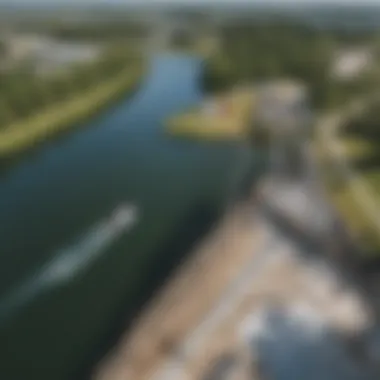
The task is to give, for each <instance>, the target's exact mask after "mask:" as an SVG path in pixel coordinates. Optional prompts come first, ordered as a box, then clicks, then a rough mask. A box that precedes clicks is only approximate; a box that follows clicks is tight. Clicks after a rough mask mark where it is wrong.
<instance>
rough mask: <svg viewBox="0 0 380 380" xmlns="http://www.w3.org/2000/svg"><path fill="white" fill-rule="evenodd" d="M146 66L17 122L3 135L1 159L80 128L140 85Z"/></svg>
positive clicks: (119, 75)
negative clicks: (83, 123) (74, 128)
mask: <svg viewBox="0 0 380 380" xmlns="http://www.w3.org/2000/svg"><path fill="white" fill-rule="evenodd" d="M144 71H145V66H144V65H143V64H137V65H135V66H133V67H130V66H127V67H125V68H124V69H123V70H122V71H121V72H119V73H118V74H117V75H115V76H114V77H112V78H108V79H107V80H105V81H104V82H101V83H98V84H96V85H94V86H92V87H91V88H89V89H87V90H86V91H83V92H82V93H80V94H78V95H76V96H75V97H73V98H71V99H69V100H67V101H65V102H62V103H59V104H54V105H53V106H51V107H49V108H47V109H45V110H44V111H42V112H39V113H38V114H37V115H33V116H30V117H28V118H26V119H24V120H21V121H18V122H15V123H13V124H11V125H9V126H8V127H7V128H4V129H3V130H2V131H0V159H6V158H9V157H11V156H14V155H16V154H20V153H22V152H24V151H26V150H28V149H30V148H32V147H33V146H35V145H36V144H37V143H41V142H43V141H45V140H48V139H50V138H52V137H55V136H56V135H58V134H59V133H62V132H64V131H67V130H69V129H70V128H73V127H75V126H78V125H80V122H82V121H84V120H85V119H87V118H89V117H91V116H93V115H95V114H96V113H97V112H99V111H100V110H101V109H103V108H104V107H106V106H108V105H109V104H110V103H112V102H114V101H115V100H117V99H118V98H120V97H121V96H125V94H127V93H128V92H132V91H134V89H135V88H136V86H137V85H138V83H139V82H140V80H141V78H142V76H143V73H144Z"/></svg>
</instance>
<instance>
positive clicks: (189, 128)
mask: <svg viewBox="0 0 380 380" xmlns="http://www.w3.org/2000/svg"><path fill="white" fill-rule="evenodd" d="M209 101H210V102H211V103H212V111H208V110H205V108H207V107H208V105H206V104H204V105H201V106H200V107H199V108H197V109H195V110H190V111H188V112H185V113H183V114H181V115H178V116H174V117H172V118H171V119H170V120H168V122H167V132H168V133H169V134H170V135H172V136H176V137H185V138H190V139H200V140H211V141H220V140H235V139H242V138H245V137H247V136H248V135H249V133H250V132H251V129H252V122H251V120H252V113H253V107H254V96H253V92H252V91H250V90H235V91H232V92H231V93H228V94H224V95H219V96H214V97H213V98H212V99H210V100H209Z"/></svg>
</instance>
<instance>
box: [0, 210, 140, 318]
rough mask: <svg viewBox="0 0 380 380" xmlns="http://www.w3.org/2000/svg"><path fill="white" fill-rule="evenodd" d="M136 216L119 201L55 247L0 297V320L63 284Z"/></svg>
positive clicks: (131, 223)
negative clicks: (75, 237) (78, 234)
mask: <svg viewBox="0 0 380 380" xmlns="http://www.w3.org/2000/svg"><path fill="white" fill-rule="evenodd" d="M137 219H138V210H137V208H136V206H134V205H129V204H122V205H120V206H118V207H117V208H116V209H115V210H114V211H113V213H112V215H111V216H110V217H108V218H106V219H103V220H102V221H100V222H99V223H97V224H96V225H95V226H93V227H92V228H90V230H89V231H88V232H87V233H85V234H84V235H83V236H82V237H81V238H80V239H79V241H78V242H77V243H76V244H74V245H72V246H69V247H67V248H63V249H60V250H58V251H57V252H56V254H54V255H53V259H52V260H50V261H49V262H48V263H47V264H46V265H45V266H43V267H42V269H41V270H40V271H39V272H38V273H37V274H35V275H34V276H32V277H30V278H28V279H27V280H26V281H24V282H23V283H22V284H21V285H19V286H17V287H16V288H15V289H14V290H12V291H11V292H10V293H8V294H7V295H6V296H5V297H3V298H2V299H0V322H2V321H4V320H5V319H7V318H9V317H10V316H12V315H13V314H14V313H15V312H16V311H17V310H19V309H20V308H22V307H24V306H26V305H27V304H28V303H29V302H30V301H31V300H33V299H34V298H35V297H36V296H38V295H40V294H41V293H43V292H46V291H48V290H50V289H52V288H55V287H59V286H63V285H65V284H67V283H69V282H70V281H72V280H73V279H74V278H75V277H77V276H78V275H79V274H81V273H82V272H84V271H85V270H86V269H87V268H88V267H89V266H90V265H91V264H92V263H93V262H94V261H95V260H96V259H98V258H99V257H100V256H101V255H102V253H104V251H105V250H106V249H107V248H108V247H109V246H110V245H111V244H112V243H113V242H115V241H116V240H117V239H118V238H119V237H120V236H121V235H123V234H124V233H126V232H128V231H130V230H131V228H133V227H134V226H135V225H136V223H137Z"/></svg>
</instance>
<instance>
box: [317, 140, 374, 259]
mask: <svg viewBox="0 0 380 380" xmlns="http://www.w3.org/2000/svg"><path fill="white" fill-rule="evenodd" d="M339 142H340V144H342V146H343V148H344V153H345V157H346V159H347V164H348V165H349V166H350V167H351V168H352V170H353V172H354V173H355V174H356V176H355V177H353V178H345V177H343V176H342V173H340V172H339V168H336V166H335V164H334V157H332V155H331V151H330V150H329V149H327V146H326V144H324V143H323V142H321V141H320V142H319V146H318V150H319V157H320V158H322V159H321V162H322V163H323V168H324V174H325V180H326V181H325V184H326V188H327V191H328V193H329V195H330V197H331V200H332V202H333V204H334V205H335V206H336V208H337V210H338V212H339V213H340V215H341V216H342V218H343V219H344V221H345V222H346V225H347V227H348V229H349V231H350V232H351V234H352V236H353V237H354V238H356V239H357V241H358V242H359V243H360V245H361V247H362V248H363V253H364V254H365V255H366V256H367V257H374V256H377V257H378V256H380V234H379V230H378V227H377V226H376V224H375V223H374V222H373V220H372V219H371V217H370V215H368V213H367V212H366V211H365V210H364V209H363V207H362V205H361V203H360V200H359V201H358V196H357V194H356V193H355V192H354V191H353V185H354V184H355V181H360V182H361V183H362V184H364V185H365V187H366V188H368V190H369V196H371V197H372V198H373V200H374V201H375V204H378V205H379V207H380V193H379V190H378V189H379V188H380V164H376V162H373V160H371V158H372V157H376V148H377V147H376V144H375V143H373V142H371V140H369V139H364V138H359V137H350V136H346V135H344V136H342V137H341V138H340V140H339ZM365 162H372V164H374V165H373V166H371V167H366V166H365V165H363V163H365Z"/></svg>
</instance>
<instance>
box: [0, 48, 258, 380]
mask: <svg viewBox="0 0 380 380" xmlns="http://www.w3.org/2000/svg"><path fill="white" fill-rule="evenodd" d="M201 74H202V62H201V61H200V60H198V59H197V58H194V57H191V56H185V55H162V56H156V57H154V58H153V59H152V63H151V70H150V72H149V74H148V76H147V78H146V79H145V81H144V83H143V84H142V86H141V88H140V89H139V90H138V92H137V93H136V94H135V96H134V97H133V98H132V99H131V98H129V99H125V101H121V102H119V103H118V104H116V105H114V106H113V107H111V108H109V109H108V110H107V111H106V112H104V113H102V115H100V116H98V117H97V118H96V119H94V120H91V121H89V122H88V125H86V126H84V128H82V129H80V130H79V131H77V132H74V133H72V134H70V135H68V136H65V137H64V138H62V139H61V140H59V141H56V142H53V143H51V144H49V145H45V146H44V147H42V148H40V149H38V151H37V152H35V153H33V155H31V156H30V157H28V158H27V159H25V160H24V161H23V162H22V163H19V164H18V165H17V166H15V167H14V168H12V170H11V171H9V172H8V173H7V174H6V176H3V177H2V178H1V179H0V244H1V245H0V246H1V252H0V263H1V264H0V268H1V269H0V270H1V276H0V378H1V379H4V380H5V379H6V380H13V379H17V380H18V379H20V380H21V379H22V380H24V379H33V380H34V379H36V380H37V379H38V380H44V379H46V380H61V379H62V380H69V379H70V380H71V379H74V378H78V377H81V376H82V374H83V373H84V372H82V371H85V370H86V368H87V367H88V366H90V365H91V364H92V363H93V362H94V361H96V360H97V359H98V357H99V355H101V354H102V353H103V351H102V350H104V349H106V347H107V346H108V345H109V344H111V343H112V337H113V336H117V334H118V333H120V331H121V330H120V329H121V327H123V326H122V324H121V322H123V323H124V327H125V323H126V321H127V320H129V319H130V318H131V317H132V316H133V315H134V314H135V313H136V310H137V307H138V306H139V305H141V302H142V300H143V299H145V298H146V297H148V296H149V295H150V292H151V290H152V288H153V287H156V286H157V284H159V283H160V282H162V275H163V273H166V272H167V271H168V270H169V269H170V268H172V267H174V266H175V265H176V263H177V262H178V260H179V259H180V258H181V257H182V256H183V254H184V253H185V252H186V251H187V250H188V249H189V243H190V242H191V241H193V240H194V239H195V238H196V237H198V236H200V235H201V234H202V233H204V231H205V230H206V229H207V227H208V226H209V225H210V223H212V222H213V221H214V220H215V219H216V218H217V216H218V215H219V214H220V212H221V211H222V210H223V207H224V206H225V205H226V204H227V203H228V202H229V201H231V199H233V198H234V197H235V196H236V194H237V189H238V188H239V186H240V185H241V183H242V180H243V178H244V177H245V176H246V174H247V171H248V170H249V169H250V168H251V165H252V163H255V162H257V160H256V158H255V154H254V153H253V152H252V150H251V149H249V148H248V147H245V146H242V145H238V144H232V143H231V144H228V143H226V144H210V143H194V142H186V141H180V140H175V139H171V138H170V137H168V136H166V135H165V133H164V131H163V128H164V126H163V121H164V120H165V118H166V117H167V116H168V115H171V114H172V113H174V112H179V111H181V110H182V109H186V108H187V107H189V106H193V105H195V104H197V103H199V102H200V101H201V99H202V97H203V92H202V86H201ZM125 203H132V204H134V205H135V206H136V207H137V208H138V210H139V213H138V218H137V220H136V224H135V225H134V226H133V227H132V228H131V229H126V230H125V231H122V233H119V234H116V235H115V236H113V237H111V238H110V237H108V238H106V237H104V239H108V240H103V241H100V240H102V239H103V237H102V236H103V232H102V231H103V230H102V228H103V227H102V226H103V225H107V223H108V221H109V218H110V215H112V213H113V212H114V211H115V209H117V208H118V207H120V205H122V204H125ZM94 231H95V232H94ZM96 239H98V240H99V241H98V242H97V241H96ZM98 243H99V245H100V246H101V248H99V247H98V246H97V244H98ZM93 247H95V248H93ZM57 258H58V261H57ZM82 258H83V260H82ZM52 263H53V264H52ZM58 264H59V268H60V270H59V271H58V272H57V271H55V272H54V273H53V272H52V271H51V270H50V272H49V271H48V269H47V268H50V269H51V267H52V265H53V266H54V268H57V265H58ZM52 273H53V274H52ZM53 275H55V276H56V278H53V277H54V276H53ZM49 276H50V277H49ZM52 276H53V277H52Z"/></svg>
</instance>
